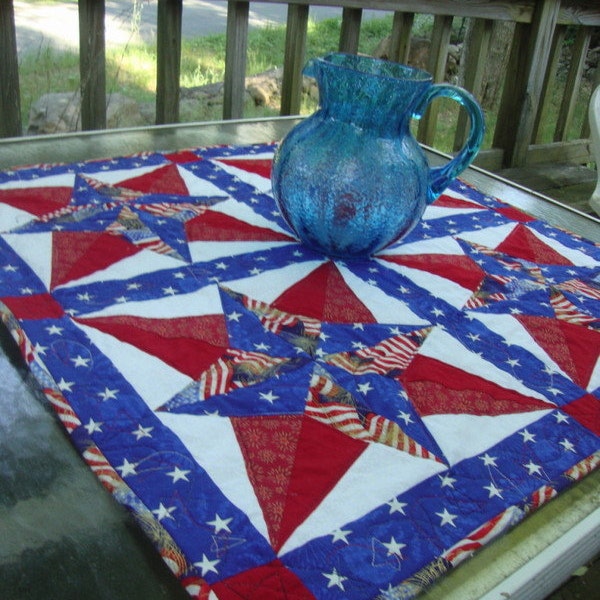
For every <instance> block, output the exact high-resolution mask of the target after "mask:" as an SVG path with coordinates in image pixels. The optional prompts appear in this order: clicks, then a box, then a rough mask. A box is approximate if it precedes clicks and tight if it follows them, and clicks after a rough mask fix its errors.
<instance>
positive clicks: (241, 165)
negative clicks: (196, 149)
mask: <svg viewBox="0 0 600 600" xmlns="http://www.w3.org/2000/svg"><path fill="white" fill-rule="evenodd" d="M219 162H222V163H224V164H226V165H231V166H232V167H236V168H238V169H242V170H244V171H248V172H249V173H255V174H256V175H260V176H261V177H264V178H265V179H271V164H272V161H271V159H270V158H244V159H236V158H219Z"/></svg>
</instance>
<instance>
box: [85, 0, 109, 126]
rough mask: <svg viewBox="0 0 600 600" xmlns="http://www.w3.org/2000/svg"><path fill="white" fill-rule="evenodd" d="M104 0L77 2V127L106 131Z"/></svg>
mask: <svg viewBox="0 0 600 600" xmlns="http://www.w3.org/2000/svg"><path fill="white" fill-rule="evenodd" d="M104 15H105V3H104V0H79V73H80V88H81V128H82V129H84V130H90V129H106V48H105V41H104V40H105V35H104Z"/></svg>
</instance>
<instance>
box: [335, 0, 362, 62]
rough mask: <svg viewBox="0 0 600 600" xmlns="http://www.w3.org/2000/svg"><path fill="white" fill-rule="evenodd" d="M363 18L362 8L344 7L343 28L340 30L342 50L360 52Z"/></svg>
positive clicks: (353, 52) (351, 52) (340, 47)
mask: <svg viewBox="0 0 600 600" xmlns="http://www.w3.org/2000/svg"><path fill="white" fill-rule="evenodd" d="M361 20H362V8H348V7H344V9H343V11H342V28H341V30H340V43H339V50H340V52H348V53H350V54H356V53H357V52H358V40H359V38H360V23H361Z"/></svg>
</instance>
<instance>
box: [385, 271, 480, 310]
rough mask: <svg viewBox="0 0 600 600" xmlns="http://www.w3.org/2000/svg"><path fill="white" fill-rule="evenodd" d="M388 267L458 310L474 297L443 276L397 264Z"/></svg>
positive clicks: (468, 291) (465, 289)
mask: <svg viewBox="0 0 600 600" xmlns="http://www.w3.org/2000/svg"><path fill="white" fill-rule="evenodd" d="M386 266H387V267H388V268H389V269H392V271H396V272H397V273H400V274H402V275H405V276H406V277H408V278H409V279H411V280H412V281H413V282H414V283H415V284H416V285H418V286H419V287H421V288H423V289H425V290H429V291H430V292H431V293H432V294H433V295H434V296H436V297H438V298H441V299H442V300H444V301H445V302H448V304H450V305H451V306H454V307H456V308H462V307H463V306H464V305H465V303H466V302H467V300H468V299H469V298H470V297H471V296H472V295H473V291H472V290H468V289H467V288H464V287H462V286H461V285H458V283H456V282H454V281H452V280H451V279H446V278H445V277H442V276H441V275H435V274H434V273H430V272H428V271H423V270H421V269H414V268H412V267H407V266H404V265H397V264H395V263H389V264H388V265H386Z"/></svg>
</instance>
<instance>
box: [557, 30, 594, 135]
mask: <svg viewBox="0 0 600 600" xmlns="http://www.w3.org/2000/svg"><path fill="white" fill-rule="evenodd" d="M591 38H592V30H591V27H580V28H579V29H578V30H577V35H576V37H575V43H574V44H573V53H572V56H571V64H570V66H569V72H568V74H567V81H566V83H565V93H564V94H563V98H562V102H561V105H560V109H559V111H558V119H557V120H556V129H555V131H554V141H555V142H564V141H565V140H566V139H567V137H568V133H569V128H570V127H571V123H572V122H573V116H574V114H575V105H576V104H577V99H578V97H579V94H580V92H581V87H580V85H581V78H582V75H583V67H584V66H585V59H586V56H587V51H588V48H589V46H590V40H591Z"/></svg>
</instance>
